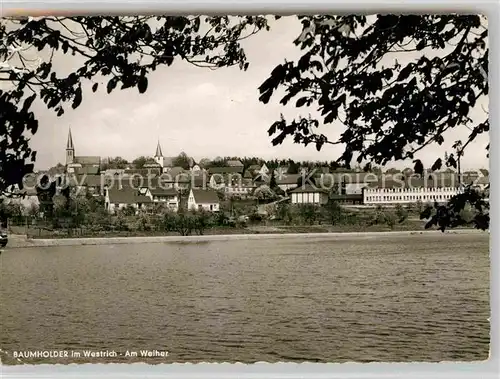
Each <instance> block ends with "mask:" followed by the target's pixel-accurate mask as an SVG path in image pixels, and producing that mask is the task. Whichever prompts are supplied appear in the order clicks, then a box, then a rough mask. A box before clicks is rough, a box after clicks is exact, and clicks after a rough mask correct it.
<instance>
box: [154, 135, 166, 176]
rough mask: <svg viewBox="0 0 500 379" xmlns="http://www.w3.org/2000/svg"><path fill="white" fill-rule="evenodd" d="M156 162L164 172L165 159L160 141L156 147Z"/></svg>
mask: <svg viewBox="0 0 500 379" xmlns="http://www.w3.org/2000/svg"><path fill="white" fill-rule="evenodd" d="M154 160H155V162H156V163H158V164H159V165H160V166H161V169H162V170H163V167H164V160H165V159H164V157H163V153H162V152H161V146H160V140H158V145H156V153H155V156H154Z"/></svg>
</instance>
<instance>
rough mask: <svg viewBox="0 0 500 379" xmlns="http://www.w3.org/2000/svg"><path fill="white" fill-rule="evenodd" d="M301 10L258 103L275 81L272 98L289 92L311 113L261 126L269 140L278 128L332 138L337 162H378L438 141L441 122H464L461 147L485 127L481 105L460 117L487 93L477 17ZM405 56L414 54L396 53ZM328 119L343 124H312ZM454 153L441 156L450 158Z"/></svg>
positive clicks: (481, 23)
mask: <svg viewBox="0 0 500 379" xmlns="http://www.w3.org/2000/svg"><path fill="white" fill-rule="evenodd" d="M301 19H302V24H303V31H302V34H301V35H300V36H299V37H298V38H297V39H296V40H295V44H297V45H299V46H300V48H301V49H302V50H303V51H304V54H303V55H302V57H301V58H300V59H298V60H297V62H293V61H289V62H285V63H283V64H280V65H278V66H276V67H275V68H274V70H273V71H272V73H271V75H270V77H269V78H268V79H267V80H265V81H264V82H263V83H262V85H261V86H260V88H259V90H260V93H261V95H260V100H261V101H262V102H264V103H268V102H269V101H270V99H271V97H272V96H273V95H274V94H275V92H276V90H277V89H279V88H281V89H283V90H284V92H285V94H284V96H283V97H282V98H281V100H280V102H281V103H282V104H287V103H289V102H290V101H292V100H294V101H295V105H296V106H297V107H299V108H300V107H304V106H306V107H308V108H312V109H314V110H316V111H318V112H319V113H320V114H321V118H320V119H318V118H314V117H302V118H299V119H297V120H292V121H288V120H286V119H285V118H284V117H283V116H282V117H281V119H280V120H278V121H276V122H275V123H274V124H273V125H272V126H271V127H270V128H269V134H270V135H272V136H274V139H273V144H274V145H277V144H281V143H282V142H283V141H284V140H285V138H287V137H292V138H293V139H294V141H295V142H298V143H303V144H305V145H307V144H310V143H314V144H316V147H317V149H318V150H320V149H321V148H322V147H323V145H325V144H339V145H344V146H345V148H344V152H343V154H342V155H341V157H340V161H342V162H343V163H345V164H346V165H350V164H352V161H353V158H356V160H357V161H358V163H361V162H363V161H365V162H366V161H369V162H375V163H377V164H385V163H388V162H389V161H391V160H402V159H413V158H414V156H415V154H416V153H417V152H418V151H420V150H421V149H423V148H424V147H425V146H427V145H429V144H431V143H437V144H442V143H443V142H444V138H443V133H444V132H445V131H447V130H449V129H453V128H461V127H466V126H468V127H470V129H471V133H470V137H469V139H468V140H467V141H466V142H464V143H463V147H465V145H467V144H468V143H469V141H472V140H473V139H474V138H475V137H476V136H477V135H478V134H481V133H485V132H488V130H489V121H488V115H487V114H486V113H485V114H484V117H483V118H482V119H481V120H472V119H471V118H470V111H471V109H472V108H473V107H474V106H475V105H476V102H477V101H478V99H480V98H482V97H485V96H487V95H488V77H487V73H488V48H487V36H488V29H487V26H486V25H485V22H486V21H485V19H483V18H482V17H481V16H461V15H436V16H420V15H405V16H397V15H379V16H368V17H367V16H342V17H335V16H314V17H312V16H311V17H301ZM429 50H430V53H427V54H425V53H424V54H413V55H409V54H408V53H411V52H418V51H422V52H428V51H429ZM431 53H432V55H433V56H431ZM409 56H410V57H412V56H413V57H415V58H414V59H410V61H409V62H408V63H405V64H401V63H399V62H398V58H399V60H400V61H403V60H405V59H408V57H409ZM334 121H340V122H341V123H342V124H343V125H344V126H345V127H346V128H345V131H343V133H342V134H341V137H340V139H338V140H333V141H332V140H329V139H328V137H327V136H326V134H324V133H319V132H318V128H319V126H320V125H328V124H332V123H333V122H334ZM323 128H326V126H325V127H323ZM325 132H327V130H325ZM437 158H440V157H437ZM455 158H456V156H455V157H454V156H453V155H450V156H449V157H448V160H449V161H450V162H451V164H452V165H453V166H455V165H456V164H455V163H454V160H455Z"/></svg>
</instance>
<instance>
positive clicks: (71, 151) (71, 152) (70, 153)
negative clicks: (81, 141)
mask: <svg viewBox="0 0 500 379" xmlns="http://www.w3.org/2000/svg"><path fill="white" fill-rule="evenodd" d="M74 160H75V146H74V145H73V137H72V136H71V127H70V128H69V132H68V142H67V143H66V165H68V164H71V163H73V161H74Z"/></svg>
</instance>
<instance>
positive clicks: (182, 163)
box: [172, 152, 191, 170]
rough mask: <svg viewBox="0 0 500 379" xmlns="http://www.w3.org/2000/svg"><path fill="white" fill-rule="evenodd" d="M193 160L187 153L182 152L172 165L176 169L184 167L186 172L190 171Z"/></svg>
mask: <svg viewBox="0 0 500 379" xmlns="http://www.w3.org/2000/svg"><path fill="white" fill-rule="evenodd" d="M190 162H191V159H190V158H189V157H188V156H187V154H186V153H184V152H182V153H180V154H179V155H178V156H177V157H175V158H174V159H173V161H172V165H173V166H176V167H182V168H183V169H184V170H189V168H190Z"/></svg>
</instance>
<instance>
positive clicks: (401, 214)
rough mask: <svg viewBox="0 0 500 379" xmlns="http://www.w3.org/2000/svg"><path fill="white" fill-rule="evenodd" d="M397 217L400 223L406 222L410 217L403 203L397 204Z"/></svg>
mask: <svg viewBox="0 0 500 379" xmlns="http://www.w3.org/2000/svg"><path fill="white" fill-rule="evenodd" d="M396 217H397V218H398V222H399V223H402V222H404V221H405V220H406V219H407V218H408V211H407V210H406V209H405V208H404V207H403V206H402V205H401V204H397V205H396Z"/></svg>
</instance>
